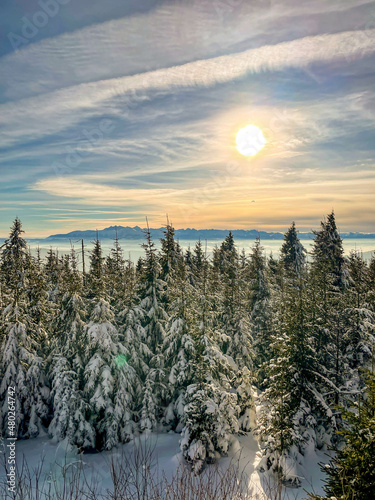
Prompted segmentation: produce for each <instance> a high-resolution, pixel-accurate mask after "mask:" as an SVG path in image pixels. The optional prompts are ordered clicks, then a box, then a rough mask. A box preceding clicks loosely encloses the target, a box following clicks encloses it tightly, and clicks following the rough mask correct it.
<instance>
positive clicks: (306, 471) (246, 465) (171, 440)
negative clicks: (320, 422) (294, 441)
mask: <svg viewBox="0 0 375 500" xmlns="http://www.w3.org/2000/svg"><path fill="white" fill-rule="evenodd" d="M179 440H180V435H179V434H177V433H174V432H173V433H172V432H170V433H165V434H148V435H147V434H143V435H141V436H140V437H139V438H137V439H135V440H134V441H132V442H130V443H128V444H125V445H119V446H117V447H116V448H114V449H113V450H111V451H104V452H101V453H85V454H83V455H81V456H80V455H79V454H78V453H77V451H76V450H74V449H72V448H71V447H68V446H66V445H65V443H60V444H56V443H54V442H53V441H52V440H51V439H49V438H48V437H47V436H44V437H38V438H35V439H30V440H20V441H18V442H17V464H18V467H21V466H22V462H23V460H25V462H26V463H27V464H28V467H29V468H30V470H31V471H34V470H36V468H38V467H39V466H40V465H41V464H42V477H43V479H47V481H48V482H55V481H56V482H59V481H61V480H62V471H64V470H67V469H68V468H69V467H72V466H74V465H77V464H78V463H79V462H80V460H82V463H83V470H84V473H85V477H86V480H87V481H88V483H89V484H91V483H92V482H94V483H97V485H98V493H101V494H103V495H105V494H106V493H107V492H108V491H113V482H112V478H111V473H110V466H111V463H112V461H113V462H117V461H118V460H122V458H123V457H124V456H126V457H128V458H129V459H130V460H131V457H132V456H133V455H134V452H135V447H137V446H139V445H141V446H144V447H145V448H147V450H149V451H151V454H152V459H151V462H152V469H153V470H152V472H153V474H155V477H159V478H162V477H163V476H164V475H165V477H166V478H167V479H168V481H170V480H171V479H172V477H173V475H174V474H176V472H177V469H178V468H179V466H180V465H181V464H184V463H185V462H184V460H183V457H182V454H181V452H180V447H179ZM1 454H2V455H3V448H2V450H1ZM259 460H260V454H259V446H258V443H257V441H256V440H255V439H254V437H253V436H252V435H251V434H248V435H246V436H239V437H238V439H237V438H235V439H234V442H233V444H232V447H231V449H230V453H229V455H228V457H224V458H221V459H220V461H219V464H218V466H219V469H220V470H222V471H225V470H227V469H228V467H230V466H231V465H234V466H235V467H236V468H237V467H238V471H239V472H240V473H241V474H242V473H244V474H245V477H246V478H247V480H248V483H249V485H250V491H251V493H252V494H253V495H254V497H256V498H267V497H268V495H267V492H268V491H269V490H270V487H272V486H273V485H274V483H273V481H272V479H271V477H270V476H269V474H268V473H260V472H258V471H257V470H256V466H257V464H258V463H259ZM2 462H3V461H2ZM319 462H327V456H326V455H325V453H323V452H320V451H317V452H315V451H311V452H310V453H308V454H307V455H306V456H305V461H304V464H303V465H299V467H298V471H297V473H298V475H299V477H300V478H301V479H302V486H301V488H298V489H292V488H284V489H283V498H285V499H303V498H306V497H307V494H306V492H305V490H306V491H309V492H313V491H314V492H315V493H323V490H322V474H321V471H320V468H319V465H318V463H319ZM185 466H186V465H185ZM186 467H188V466H186ZM208 467H214V466H212V465H209V466H208ZM5 480H6V479H5V471H4V467H3V466H2V469H1V471H0V481H1V483H3V482H4V481H5Z"/></svg>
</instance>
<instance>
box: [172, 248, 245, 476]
mask: <svg viewBox="0 0 375 500" xmlns="http://www.w3.org/2000/svg"><path fill="white" fill-rule="evenodd" d="M198 251H199V248H198ZM201 268H202V275H201V279H200V281H199V289H198V290H199V291H198V302H197V308H196V311H197V313H198V314H197V322H196V326H195V328H193V330H192V334H193V338H194V358H193V366H194V383H193V384H191V385H189V386H188V387H187V390H186V395H185V398H184V399H185V402H186V406H185V409H184V418H183V423H184V428H183V432H182V439H181V442H180V446H181V450H182V452H183V456H184V457H185V459H186V460H187V461H189V462H191V463H192V466H193V469H194V471H195V472H197V473H199V472H201V471H202V469H203V467H204V465H205V463H207V462H208V463H209V462H212V461H214V460H216V459H217V458H219V457H220V455H223V454H226V453H227V452H228V450H229V446H230V442H231V435H232V434H234V433H237V432H238V430H239V426H238V414H239V410H240V409H239V407H238V405H237V395H236V394H235V393H233V392H231V383H232V382H233V381H234V379H235V371H234V370H235V366H234V364H231V361H230V358H228V357H227V356H226V355H225V354H223V352H222V351H221V349H220V341H221V339H220V335H218V333H217V332H215V330H214V329H213V315H214V307H215V306H214V301H213V300H212V295H211V294H212V288H211V287H209V285H208V277H209V265H208V262H207V259H206V258H204V259H203V261H202V263H201ZM232 363H233V362H232Z"/></svg>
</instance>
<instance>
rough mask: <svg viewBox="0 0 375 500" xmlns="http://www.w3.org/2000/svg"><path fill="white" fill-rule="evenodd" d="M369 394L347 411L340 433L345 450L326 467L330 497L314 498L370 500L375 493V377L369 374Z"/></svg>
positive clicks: (327, 487) (367, 376) (367, 372)
mask: <svg viewBox="0 0 375 500" xmlns="http://www.w3.org/2000/svg"><path fill="white" fill-rule="evenodd" d="M362 378H363V380H364V383H365V388H366V392H365V394H363V395H362V396H361V397H359V399H358V401H357V402H356V403H354V404H352V407H351V409H350V410H349V411H343V418H344V419H345V425H344V426H343V427H342V429H341V430H340V431H339V435H340V436H342V438H343V439H344V442H345V446H344V447H343V448H340V449H336V450H335V451H336V455H335V457H334V458H333V459H332V460H331V462H330V464H329V465H328V466H324V467H322V470H323V472H325V473H326V474H327V476H328V477H327V480H326V486H325V487H324V491H325V493H326V496H324V497H322V496H316V495H310V496H311V498H314V499H316V500H321V499H323V498H327V499H329V498H340V499H343V500H351V499H353V500H370V499H372V498H373V495H374V491H375V376H374V373H373V372H370V371H365V373H364V375H363V377H362Z"/></svg>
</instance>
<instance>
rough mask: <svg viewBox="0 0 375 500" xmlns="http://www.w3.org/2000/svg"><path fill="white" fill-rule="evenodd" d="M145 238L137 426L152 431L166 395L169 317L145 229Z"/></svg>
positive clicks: (140, 305) (158, 270) (140, 291)
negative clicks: (141, 370) (165, 344)
mask: <svg viewBox="0 0 375 500" xmlns="http://www.w3.org/2000/svg"><path fill="white" fill-rule="evenodd" d="M145 236H146V243H145V244H144V245H143V248H144V250H145V254H146V255H145V258H144V262H143V272H142V274H141V276H140V279H139V287H138V297H139V304H138V306H137V307H138V309H139V312H138V313H137V316H138V318H140V320H141V324H140V326H141V327H142V330H141V332H142V333H143V335H144V344H145V346H146V347H147V350H146V349H143V354H145V358H144V359H143V362H144V363H145V364H146V365H147V366H148V367H149V370H148V371H147V374H146V377H145V379H144V380H143V384H144V389H143V393H142V403H141V408H140V427H141V429H142V430H146V431H152V430H154V429H156V427H157V425H158V422H160V419H161V417H162V415H163V411H164V409H163V405H162V401H163V393H164V392H165V386H164V379H165V371H164V359H163V355H162V345H163V342H164V339H165V336H166V332H165V327H166V325H167V322H168V314H167V312H166V310H165V298H164V294H165V282H164V281H163V280H162V279H161V278H160V272H161V269H160V264H159V261H158V256H157V252H156V249H155V245H154V243H153V241H152V239H151V233H150V231H149V230H148V229H147V230H146V231H145ZM135 319H137V318H135ZM138 331H139V330H138Z"/></svg>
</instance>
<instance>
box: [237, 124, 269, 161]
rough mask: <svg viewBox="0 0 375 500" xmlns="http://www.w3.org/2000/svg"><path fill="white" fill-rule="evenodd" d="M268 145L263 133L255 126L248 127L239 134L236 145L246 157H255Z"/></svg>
mask: <svg viewBox="0 0 375 500" xmlns="http://www.w3.org/2000/svg"><path fill="white" fill-rule="evenodd" d="M265 144H266V139H265V137H264V135H263V132H262V131H261V130H260V128H259V127H256V126H255V125H247V126H246V127H244V128H241V129H240V130H239V131H238V132H237V136H236V145H237V149H238V151H239V152H240V153H241V154H242V155H244V156H254V155H256V154H257V153H258V151H260V150H261V149H262V148H263V147H264V145H265Z"/></svg>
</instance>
